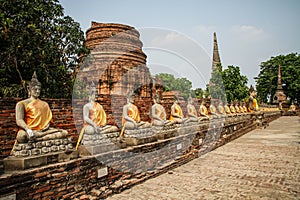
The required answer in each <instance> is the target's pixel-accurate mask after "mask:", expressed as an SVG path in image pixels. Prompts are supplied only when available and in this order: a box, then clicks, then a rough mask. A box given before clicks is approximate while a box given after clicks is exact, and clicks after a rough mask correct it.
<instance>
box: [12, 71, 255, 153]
mask: <svg viewBox="0 0 300 200" xmlns="http://www.w3.org/2000/svg"><path fill="white" fill-rule="evenodd" d="M40 91H41V83H40V82H39V81H38V79H37V76H36V73H34V74H33V76H32V79H31V82H30V84H29V86H28V92H29V98H27V99H25V100H22V101H20V102H18V103H17V105H16V123H17V125H18V127H19V131H18V133H17V137H16V140H15V144H14V147H13V149H12V155H15V156H26V155H38V154H43V153H48V152H56V151H64V150H72V149H74V148H75V147H73V145H72V143H71V140H69V139H68V132H67V131H66V130H62V129H56V128H53V127H50V126H49V124H50V121H51V119H52V112H51V110H50V107H49V105H48V103H46V102H44V101H42V100H40V99H39V95H40ZM97 98H98V94H97V89H96V87H95V85H94V84H92V85H91V87H90V90H89V102H88V103H86V104H85V105H84V106H83V121H84V124H83V127H82V130H81V131H80V134H79V139H78V142H77V145H76V149H77V148H78V146H79V145H80V143H81V142H82V140H83V138H84V136H85V135H87V136H88V135H98V136H97V137H98V138H97V139H99V140H102V141H107V140H108V139H107V138H105V137H104V135H105V134H109V133H118V132H119V137H120V138H122V137H123V136H124V132H126V131H127V130H141V129H149V128H152V127H169V126H173V125H175V124H182V125H188V124H193V123H199V122H200V121H202V120H205V119H212V118H220V117H225V116H226V115H231V116H233V115H238V114H243V113H248V112H254V111H256V110H258V105H257V102H256V99H255V92H254V91H250V98H249V99H250V100H249V102H250V105H249V106H248V108H247V107H246V104H245V103H233V102H232V103H231V105H227V104H226V105H225V106H223V103H222V102H221V101H219V100H211V103H210V106H209V107H207V105H206V104H207V102H206V101H204V100H203V101H202V103H201V105H200V108H199V109H198V112H197V109H196V108H195V106H194V104H193V98H191V97H189V99H188V104H187V115H186V117H184V115H183V112H182V109H181V106H180V104H179V101H178V99H177V98H176V96H175V97H174V102H173V105H172V106H171V113H170V118H169V119H167V113H166V111H165V108H164V107H163V106H162V105H161V98H160V96H159V95H155V97H154V99H153V102H154V104H153V105H152V107H151V110H150V115H151V122H144V121H141V120H140V113H139V110H138V107H137V106H136V105H134V98H135V95H134V94H133V93H131V94H130V95H128V97H127V104H126V105H124V106H123V115H122V129H121V130H120V129H119V128H118V127H116V126H113V125H108V124H107V117H106V113H105V110H104V109H103V107H102V105H100V104H99V103H98V102H96V101H97ZM145 132H147V131H145Z"/></svg>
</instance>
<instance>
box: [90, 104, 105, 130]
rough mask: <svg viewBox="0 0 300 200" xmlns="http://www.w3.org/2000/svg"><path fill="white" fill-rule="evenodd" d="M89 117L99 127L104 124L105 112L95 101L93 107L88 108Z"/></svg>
mask: <svg viewBox="0 0 300 200" xmlns="http://www.w3.org/2000/svg"><path fill="white" fill-rule="evenodd" d="M89 118H90V119H91V120H92V121H93V122H95V123H96V124H97V125H98V126H100V127H101V126H104V125H106V113H105V111H104V109H103V107H102V106H101V105H100V104H99V103H97V102H95V103H94V105H93V108H92V109H91V110H90V112H89Z"/></svg>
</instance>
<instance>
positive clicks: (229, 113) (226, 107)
mask: <svg viewBox="0 0 300 200" xmlns="http://www.w3.org/2000/svg"><path fill="white" fill-rule="evenodd" d="M224 109H225V113H226V115H231V111H230V107H229V106H228V104H227V103H226V104H225V106H224Z"/></svg>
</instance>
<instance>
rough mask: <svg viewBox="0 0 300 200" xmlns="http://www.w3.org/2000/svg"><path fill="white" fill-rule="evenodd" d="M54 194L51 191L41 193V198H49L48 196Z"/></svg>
mask: <svg viewBox="0 0 300 200" xmlns="http://www.w3.org/2000/svg"><path fill="white" fill-rule="evenodd" d="M53 194H54V192H53V191H48V192H44V193H43V195H42V196H43V197H49V196H51V195H53Z"/></svg>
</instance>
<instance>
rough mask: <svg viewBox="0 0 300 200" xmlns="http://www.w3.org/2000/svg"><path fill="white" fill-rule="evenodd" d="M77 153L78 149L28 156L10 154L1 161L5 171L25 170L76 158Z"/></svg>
mask: <svg viewBox="0 0 300 200" xmlns="http://www.w3.org/2000/svg"><path fill="white" fill-rule="evenodd" d="M78 155H79V153H78V151H68V152H58V153H49V154H46V155H37V156H28V157H14V156H10V157H8V158H5V159H4V160H3V163H4V169H5V171H15V170H25V169H29V168H33V167H39V166H44V165H47V164H53V163H57V162H64V161H68V160H71V159H75V158H78Z"/></svg>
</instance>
